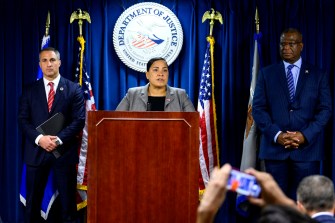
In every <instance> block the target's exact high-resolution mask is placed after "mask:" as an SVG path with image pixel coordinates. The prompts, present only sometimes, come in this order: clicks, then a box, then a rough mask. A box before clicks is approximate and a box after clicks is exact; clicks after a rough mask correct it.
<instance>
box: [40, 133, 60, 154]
mask: <svg viewBox="0 0 335 223" xmlns="http://www.w3.org/2000/svg"><path fill="white" fill-rule="evenodd" d="M56 140H57V136H51V135H45V136H42V137H41V138H40V140H39V142H38V144H39V146H40V147H42V148H43V149H45V150H46V151H48V152H52V151H53V150H55V149H56V147H57V144H56Z"/></svg>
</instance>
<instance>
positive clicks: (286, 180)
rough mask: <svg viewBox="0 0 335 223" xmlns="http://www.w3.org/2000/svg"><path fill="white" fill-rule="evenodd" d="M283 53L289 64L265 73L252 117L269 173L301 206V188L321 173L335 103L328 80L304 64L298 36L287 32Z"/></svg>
mask: <svg viewBox="0 0 335 223" xmlns="http://www.w3.org/2000/svg"><path fill="white" fill-rule="evenodd" d="M279 49H280V56H281V58H282V60H283V61H281V62H280V63H278V64H274V65H270V66H268V67H265V68H264V69H261V70H260V71H259V74H258V80H257V84H256V89H255V93H254V98H253V106H252V107H253V111H252V115H253V117H254V120H255V122H256V124H257V126H258V127H259V129H260V130H261V132H262V137H261V143H260V151H259V158H260V159H262V160H264V164H265V170H266V171H267V172H269V173H270V174H271V175H272V176H273V177H274V179H275V180H276V181H277V182H278V184H279V185H280V187H281V188H282V190H283V191H284V192H285V193H286V194H287V195H288V196H289V197H291V198H292V199H294V200H295V198H296V190H297V186H298V184H299V182H300V181H301V180H302V179H303V178H304V177H306V176H308V175H312V174H318V173H319V171H320V161H321V160H322V159H323V150H324V148H323V146H324V145H323V130H324V127H325V126H326V124H327V122H328V120H329V118H330V116H331V109H332V99H331V95H330V88H329V84H328V78H327V76H326V74H325V73H324V72H322V71H321V70H319V69H318V68H316V67H315V66H313V65H311V64H309V63H307V62H306V61H304V60H302V59H301V56H300V55H301V52H302V49H303V42H302V34H301V33H300V32H299V31H298V30H296V29H292V28H290V29H287V30H285V31H284V32H283V33H282V34H281V36H280V44H279ZM287 75H288V77H290V76H291V75H292V76H291V78H289V80H288V79H287Z"/></svg>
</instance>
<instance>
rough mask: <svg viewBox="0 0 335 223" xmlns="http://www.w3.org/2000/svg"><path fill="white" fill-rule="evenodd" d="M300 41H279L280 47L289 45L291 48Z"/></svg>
mask: <svg viewBox="0 0 335 223" xmlns="http://www.w3.org/2000/svg"><path fill="white" fill-rule="evenodd" d="M299 43H301V42H281V43H279V45H280V47H283V48H284V47H285V46H286V45H289V47H291V48H293V47H295V46H296V45H297V44H299Z"/></svg>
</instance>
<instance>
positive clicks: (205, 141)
mask: <svg viewBox="0 0 335 223" xmlns="http://www.w3.org/2000/svg"><path fill="white" fill-rule="evenodd" d="M206 20H210V21H209V26H210V32H209V36H207V38H206V40H207V42H208V44H207V49H206V54H205V59H204V65H203V70H202V74H201V83H200V89H199V99H198V112H199V115H200V136H199V137H200V148H199V163H200V176H199V200H201V199H202V195H203V193H204V192H205V189H206V186H207V183H208V181H209V178H210V174H211V172H212V170H213V169H214V167H215V166H218V165H219V145H218V135H217V123H216V120H217V117H216V108H215V98H214V43H215V39H214V37H213V27H214V24H215V21H216V20H218V21H219V22H220V23H221V24H222V23H223V20H222V16H221V14H220V12H218V11H215V10H214V9H213V8H212V9H211V11H206V12H205V13H204V15H203V16H202V22H205V21H206ZM204 83H206V86H204ZM207 84H208V85H207ZM209 116H212V117H210V118H208V119H206V117H209ZM208 129H211V130H210V131H207V130H208Z"/></svg>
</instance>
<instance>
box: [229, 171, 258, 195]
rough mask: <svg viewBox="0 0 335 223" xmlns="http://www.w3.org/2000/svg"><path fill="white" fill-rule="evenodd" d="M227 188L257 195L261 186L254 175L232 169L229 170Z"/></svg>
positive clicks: (244, 193)
mask: <svg viewBox="0 0 335 223" xmlns="http://www.w3.org/2000/svg"><path fill="white" fill-rule="evenodd" d="M227 189H228V190H231V191H234V192H236V193H238V194H242V195H245V196H252V197H259V195H260V193H261V187H260V186H259V184H258V183H257V181H256V178H255V177H254V176H252V175H250V174H247V173H244V172H241V171H239V170H236V169H232V170H231V172H230V175H229V178H228V184H227Z"/></svg>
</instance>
